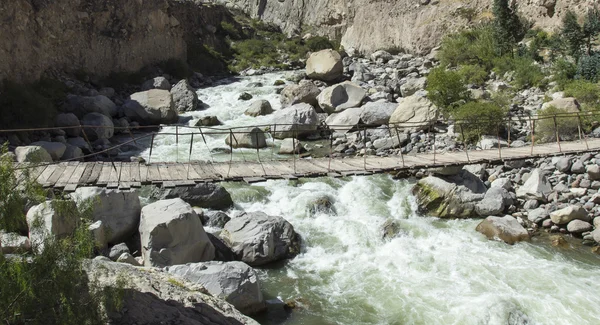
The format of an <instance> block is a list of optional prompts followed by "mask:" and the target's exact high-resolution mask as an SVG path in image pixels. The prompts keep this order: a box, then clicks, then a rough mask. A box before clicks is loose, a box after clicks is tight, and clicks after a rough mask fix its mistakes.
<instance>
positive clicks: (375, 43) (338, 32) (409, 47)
mask: <svg viewBox="0 0 600 325" xmlns="http://www.w3.org/2000/svg"><path fill="white" fill-rule="evenodd" d="M220 2H221V3H228V4H229V5H230V6H232V7H233V8H239V9H241V10H243V11H245V12H246V13H248V14H250V15H251V16H252V17H253V18H259V19H262V20H264V21H267V22H272V23H275V24H276V25H278V26H280V27H281V28H282V30H283V31H284V32H286V33H288V34H302V32H303V30H302V28H303V27H305V26H309V28H310V31H311V33H313V34H319V35H326V36H329V37H330V38H337V39H340V38H341V43H342V46H343V47H344V48H345V49H352V48H353V49H356V50H358V51H359V52H364V53H373V52H375V51H377V50H380V49H403V50H406V51H408V52H412V53H420V54H426V53H429V51H430V50H431V49H432V48H434V47H435V46H437V45H439V42H440V40H441V39H442V37H443V36H444V35H446V34H447V33H449V32H453V31H456V30H459V29H462V28H464V26H465V25H467V24H469V23H471V22H477V21H480V20H485V19H487V18H486V17H490V16H491V10H492V3H493V1H492V0H467V1H412V0H397V1H372V0H286V1H252V0H222V1H220ZM547 2H549V1H520V2H519V11H520V12H521V13H522V14H523V15H524V16H525V17H527V18H528V19H530V20H532V21H533V22H535V26H537V27H541V28H544V29H550V30H556V29H557V28H558V26H559V25H560V23H561V20H562V19H563V17H564V15H565V13H566V12H567V10H573V11H575V12H576V13H578V14H582V13H585V12H586V10H587V8H590V7H591V6H593V4H594V3H595V2H594V0H583V1H578V2H576V1H572V0H569V1H550V3H552V2H554V5H546V3H547ZM470 10H473V15H467V14H464V13H466V12H469V11H470ZM390 26H394V28H391V29H390Z"/></svg>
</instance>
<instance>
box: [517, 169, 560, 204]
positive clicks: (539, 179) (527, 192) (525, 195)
mask: <svg viewBox="0 0 600 325" xmlns="http://www.w3.org/2000/svg"><path fill="white" fill-rule="evenodd" d="M551 192H552V186H551V185H550V183H549V182H548V179H547V178H546V175H544V173H543V171H542V170H540V169H539V168H536V169H534V170H533V171H532V172H531V174H530V176H529V178H528V179H527V181H526V182H525V184H523V185H521V187H519V188H518V189H517V197H518V198H519V199H524V200H538V201H542V202H545V201H546V200H547V198H548V195H549V194H550V193H551Z"/></svg>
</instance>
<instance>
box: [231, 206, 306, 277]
mask: <svg viewBox="0 0 600 325" xmlns="http://www.w3.org/2000/svg"><path fill="white" fill-rule="evenodd" d="M220 236H221V238H222V239H223V240H224V241H225V243H226V244H227V245H228V246H229V247H230V248H231V250H232V251H233V252H234V254H235V255H236V256H237V257H238V259H240V260H242V261H243V262H246V263H248V264H249V265H251V266H256V265H264V264H267V263H270V262H275V261H278V260H281V259H285V258H289V257H293V256H295V255H296V254H298V253H299V252H300V236H299V235H298V234H296V232H295V231H294V227H293V226H292V225H291V224H290V223H289V222H288V221H287V220H285V219H284V218H282V217H278V216H269V215H267V214H265V213H262V212H251V213H244V214H242V215H240V216H237V217H235V218H232V219H231V220H230V221H229V222H228V223H226V224H225V227H224V228H223V231H222V232H221V235H220Z"/></svg>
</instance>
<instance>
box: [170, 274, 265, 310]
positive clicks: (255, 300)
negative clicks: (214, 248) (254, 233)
mask: <svg viewBox="0 0 600 325" xmlns="http://www.w3.org/2000/svg"><path fill="white" fill-rule="evenodd" d="M168 272H169V273H171V274H174V275H177V276H179V277H181V278H183V279H185V280H187V281H190V282H192V283H196V284H199V285H201V286H202V287H204V288H206V290H207V291H208V292H209V293H210V294H211V295H212V296H213V297H218V298H220V299H223V300H225V301H227V302H228V303H230V304H232V305H233V306H235V308H237V309H238V310H239V311H241V312H242V313H244V314H247V315H251V314H255V313H258V312H261V311H263V310H265V309H266V303H265V299H264V297H263V295H262V292H261V288H260V283H259V281H258V276H257V275H256V273H255V272H254V270H253V269H252V268H251V267H250V266H248V265H247V264H246V263H243V262H225V263H224V262H205V263H193V264H192V263H190V264H186V265H175V266H171V267H169V268H168Z"/></svg>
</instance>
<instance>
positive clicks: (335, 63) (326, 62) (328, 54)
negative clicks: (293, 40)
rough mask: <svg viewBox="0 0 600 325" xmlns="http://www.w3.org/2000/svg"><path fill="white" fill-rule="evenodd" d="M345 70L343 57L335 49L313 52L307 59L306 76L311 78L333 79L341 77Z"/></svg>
mask: <svg viewBox="0 0 600 325" xmlns="http://www.w3.org/2000/svg"><path fill="white" fill-rule="evenodd" d="M343 72H344V65H343V63H342V57H341V56H340V54H339V53H338V52H336V51H333V50H322V51H319V52H315V53H312V54H311V55H310V57H309V58H308V60H307V61H306V76H307V77H308V78H310V79H318V80H323V81H332V80H335V79H337V78H339V77H341V76H342V73H343Z"/></svg>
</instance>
